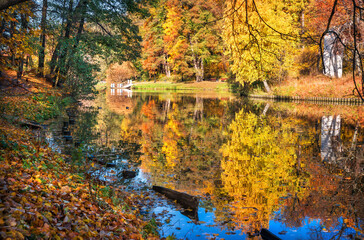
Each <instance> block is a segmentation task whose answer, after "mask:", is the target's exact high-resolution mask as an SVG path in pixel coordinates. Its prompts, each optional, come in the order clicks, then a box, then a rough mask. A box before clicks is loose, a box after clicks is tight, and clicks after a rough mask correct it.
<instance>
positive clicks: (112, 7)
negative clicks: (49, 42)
mask: <svg viewBox="0 0 364 240" xmlns="http://www.w3.org/2000/svg"><path fill="white" fill-rule="evenodd" d="M50 7H51V8H52V9H53V10H54V11H51V12H52V13H53V15H54V16H52V18H53V19H57V20H59V19H61V20H62V22H63V24H61V25H59V28H58V30H57V31H56V32H55V33H54V34H55V35H58V37H57V38H56V45H55V46H54V51H53V54H52V59H51V61H50V74H49V77H50V78H51V79H52V80H53V82H54V85H65V86H66V87H69V91H70V93H71V94H72V95H74V96H86V95H88V94H89V93H92V92H93V90H94V89H93V85H94V83H95V76H94V73H95V70H97V69H98V66H97V65H98V64H97V61H96V60H95V57H96V56H99V57H101V58H103V59H105V60H106V62H107V64H110V63H112V62H116V61H118V62H122V61H127V60H132V59H135V58H136V57H137V56H138V55H139V51H138V49H139V39H140V38H139V37H138V28H137V27H136V26H135V25H134V24H133V22H132V19H131V14H132V13H134V14H138V13H141V11H140V8H139V7H138V4H137V3H136V2H135V1H116V0H107V1H89V0H81V1H78V2H74V1H73V0H64V1H61V2H52V3H51V4H50Z"/></svg>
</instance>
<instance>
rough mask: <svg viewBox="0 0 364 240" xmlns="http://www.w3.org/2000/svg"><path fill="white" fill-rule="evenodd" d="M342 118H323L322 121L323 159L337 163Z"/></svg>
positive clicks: (339, 150)
mask: <svg viewBox="0 0 364 240" xmlns="http://www.w3.org/2000/svg"><path fill="white" fill-rule="evenodd" d="M340 130H341V118H340V115H338V116H335V117H333V116H329V117H326V116H324V117H322V120H321V159H322V160H323V161H328V162H336V160H337V157H338V156H337V155H338V153H340V152H341V145H340Z"/></svg>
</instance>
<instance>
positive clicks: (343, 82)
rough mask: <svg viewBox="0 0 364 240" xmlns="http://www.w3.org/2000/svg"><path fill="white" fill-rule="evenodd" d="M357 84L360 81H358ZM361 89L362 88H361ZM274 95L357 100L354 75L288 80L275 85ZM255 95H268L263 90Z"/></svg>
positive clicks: (306, 77) (273, 88) (257, 91)
mask: <svg viewBox="0 0 364 240" xmlns="http://www.w3.org/2000/svg"><path fill="white" fill-rule="evenodd" d="M356 81H357V82H359V81H360V79H356ZM359 87H360V86H359ZM271 88H272V92H273V94H274V95H282V96H299V97H333V98H356V97H358V95H357V93H356V92H354V88H355V86H354V82H353V78H352V75H345V76H343V77H342V78H329V77H326V76H324V75H318V76H304V77H300V78H294V79H293V78H290V79H286V80H284V81H282V82H280V83H277V84H275V85H273V86H272V87H271ZM254 94H261V95H265V94H267V93H266V92H264V91H263V90H261V89H257V90H255V91H254Z"/></svg>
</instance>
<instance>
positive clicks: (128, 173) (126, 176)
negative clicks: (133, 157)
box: [121, 170, 137, 179]
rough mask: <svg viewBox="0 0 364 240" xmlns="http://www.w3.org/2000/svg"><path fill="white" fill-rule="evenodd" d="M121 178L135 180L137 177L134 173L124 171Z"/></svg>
mask: <svg viewBox="0 0 364 240" xmlns="http://www.w3.org/2000/svg"><path fill="white" fill-rule="evenodd" d="M121 174H122V176H123V178H125V179H131V178H135V177H136V175H137V172H136V171H130V170H124V171H123V172H122V173H121Z"/></svg>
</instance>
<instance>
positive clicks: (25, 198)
mask: <svg viewBox="0 0 364 240" xmlns="http://www.w3.org/2000/svg"><path fill="white" fill-rule="evenodd" d="M14 74H15V72H11V71H10V72H7V74H6V76H5V77H3V78H2V79H1V81H0V90H1V91H0V101H1V105H0V106H1V110H2V114H1V117H0V199H1V200H0V227H1V231H0V238H1V239H101V238H104V239H146V238H148V239H157V238H158V237H157V236H156V235H155V234H156V231H155V229H153V226H151V224H150V223H148V222H145V221H143V220H141V219H140V218H138V213H137V212H138V210H137V209H138V208H135V207H133V205H134V204H136V202H138V201H139V197H138V196H136V195H129V194H126V193H124V192H122V191H120V190H119V189H117V188H113V187H111V186H108V187H106V186H104V185H103V184H102V183H97V182H95V181H93V180H92V179H91V178H90V176H89V175H88V174H87V167H86V166H85V164H81V165H77V164H71V163H70V162H68V161H67V160H66V159H67V158H68V157H67V156H65V155H62V154H60V153H57V152H54V151H53V150H52V149H51V148H50V147H49V146H48V145H47V144H46V143H45V142H44V140H43V139H42V138H41V137H40V134H41V131H40V130H36V129H31V128H32V127H35V128H37V129H38V128H42V127H43V126H42V125H40V124H34V123H35V122H37V123H42V122H44V121H46V120H47V119H51V118H53V117H56V116H59V115H60V114H62V111H63V109H62V105H63V106H66V105H67V104H68V103H67V101H68V100H65V99H64V98H62V92H60V90H59V89H53V88H51V85H50V84H49V83H47V82H46V81H45V79H43V78H37V77H34V76H33V75H27V76H25V77H24V78H23V79H22V80H19V81H16V80H15V75H14ZM62 101H63V102H62ZM29 123H30V124H29ZM32 124H33V125H32ZM89 165H92V164H89ZM133 209H134V210H133Z"/></svg>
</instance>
